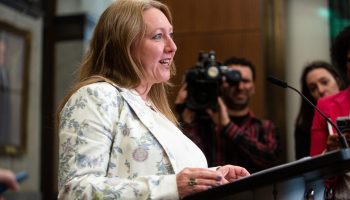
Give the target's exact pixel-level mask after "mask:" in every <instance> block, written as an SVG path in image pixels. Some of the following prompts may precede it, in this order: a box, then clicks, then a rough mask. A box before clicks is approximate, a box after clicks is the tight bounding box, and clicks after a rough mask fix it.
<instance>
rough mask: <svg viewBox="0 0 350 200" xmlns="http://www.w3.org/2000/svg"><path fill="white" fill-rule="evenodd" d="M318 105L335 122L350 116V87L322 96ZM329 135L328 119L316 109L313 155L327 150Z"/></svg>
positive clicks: (311, 150) (312, 131)
mask: <svg viewBox="0 0 350 200" xmlns="http://www.w3.org/2000/svg"><path fill="white" fill-rule="evenodd" d="M317 107H318V108H319V109H320V110H321V111H322V112H323V113H324V114H325V115H326V116H327V117H330V118H331V120H332V122H334V123H336V118H337V117H343V116H349V113H350V87H348V88H347V89H346V90H343V91H341V92H339V93H337V94H335V95H332V96H329V97H324V98H321V99H320V100H318V102H317ZM333 132H334V133H336V130H335V129H333ZM328 135H329V132H328V126H327V121H326V120H325V119H324V118H323V117H322V115H320V114H319V113H318V112H317V111H316V112H315V114H314V119H313V121H312V127H311V148H310V155H311V156H314V155H318V154H321V153H322V152H323V151H324V150H325V148H326V141H327V137H328Z"/></svg>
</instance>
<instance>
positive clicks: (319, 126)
mask: <svg viewBox="0 0 350 200" xmlns="http://www.w3.org/2000/svg"><path fill="white" fill-rule="evenodd" d="M331 57H332V61H333V62H334V64H335V67H336V68H337V69H338V70H339V72H340V74H342V75H344V76H346V79H347V80H346V83H349V80H350V26H347V27H345V28H344V29H343V30H342V31H341V32H340V33H339V34H338V35H337V37H336V38H335V40H334V43H333V44H332V47H331ZM317 107H318V108H319V109H320V110H321V111H322V112H323V113H324V114H325V115H326V116H327V117H329V118H330V120H332V122H334V123H336V119H337V118H338V117H345V118H348V119H350V86H349V85H348V86H347V88H346V89H345V90H342V91H340V92H338V93H337V94H335V95H332V96H329V97H324V98H321V99H319V100H318V102H317ZM347 128H349V127H347ZM343 134H344V135H345V137H346V140H347V142H348V143H349V142H350V132H343ZM339 148H340V143H339V137H338V135H337V134H336V130H335V129H333V128H332V127H331V126H330V125H329V124H328V123H327V121H326V120H325V119H324V118H323V117H322V116H321V115H320V114H319V113H318V112H315V114H314V118H313V122H312V128H311V148H310V155H311V156H315V155H319V154H322V153H324V152H328V151H332V150H335V149H339ZM325 186H326V187H325V197H326V198H325V199H349V194H350V173H345V174H343V175H340V176H336V177H333V178H330V179H327V181H326V184H325Z"/></svg>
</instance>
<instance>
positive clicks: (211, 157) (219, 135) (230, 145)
mask: <svg viewBox="0 0 350 200" xmlns="http://www.w3.org/2000/svg"><path fill="white" fill-rule="evenodd" d="M224 65H225V66H227V67H228V69H229V70H236V71H239V72H240V74H241V80H240V81H239V82H238V83H236V84H229V83H227V82H226V81H223V83H222V84H221V85H220V88H219V91H220V97H219V98H217V109H216V111H215V110H214V109H212V108H207V109H204V111H198V110H193V109H189V108H188V106H186V105H188V104H186V101H187V100H188V95H189V94H188V93H189V91H188V90H187V88H188V87H189V85H188V83H187V84H185V85H183V86H182V88H181V89H180V91H179V93H178V96H177V98H176V101H175V105H176V107H177V111H178V113H179V115H180V121H181V122H182V124H181V125H182V128H183V132H184V133H185V134H186V135H187V136H188V137H189V138H190V139H192V141H193V142H195V143H196V144H197V145H198V146H199V147H200V148H201V149H202V151H203V152H204V153H205V155H206V157H207V160H208V162H209V165H210V166H215V165H224V164H226V163H230V164H234V165H240V166H243V167H245V168H246V169H248V170H249V171H250V172H257V171H260V170H263V169H266V168H269V167H272V166H274V165H276V164H277V153H278V142H277V138H276V127H275V125H274V124H273V123H272V122H271V121H268V120H262V119H258V118H257V117H255V116H254V114H253V112H252V111H251V110H250V108H249V105H248V103H249V100H250V98H251V96H252V95H253V94H254V92H255V86H254V80H255V68H254V66H253V64H251V63H250V62H249V61H248V60H246V59H243V58H235V57H232V58H230V59H228V60H227V61H225V62H224Z"/></svg>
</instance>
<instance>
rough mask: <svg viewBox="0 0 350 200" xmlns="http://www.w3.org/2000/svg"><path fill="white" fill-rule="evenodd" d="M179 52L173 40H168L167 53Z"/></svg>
mask: <svg viewBox="0 0 350 200" xmlns="http://www.w3.org/2000/svg"><path fill="white" fill-rule="evenodd" d="M176 50H177V46H176V44H175V42H174V40H173V39H172V38H169V39H168V40H167V44H166V51H167V52H175V51H176Z"/></svg>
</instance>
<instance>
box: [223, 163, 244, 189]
mask: <svg viewBox="0 0 350 200" xmlns="http://www.w3.org/2000/svg"><path fill="white" fill-rule="evenodd" d="M216 170H217V171H218V172H220V174H221V176H222V177H224V179H223V180H222V182H221V183H222V184H225V183H229V182H233V181H235V180H237V179H239V178H242V177H245V176H249V175H250V173H249V172H248V171H247V170H246V169H245V168H243V167H239V166H234V165H225V166H222V167H218V168H217V169H216Z"/></svg>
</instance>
